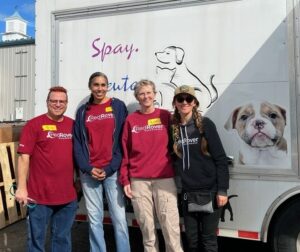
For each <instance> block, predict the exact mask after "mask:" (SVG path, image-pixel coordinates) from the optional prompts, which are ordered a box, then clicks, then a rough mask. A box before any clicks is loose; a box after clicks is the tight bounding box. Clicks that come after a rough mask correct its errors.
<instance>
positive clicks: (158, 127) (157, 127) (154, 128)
mask: <svg viewBox="0 0 300 252" xmlns="http://www.w3.org/2000/svg"><path fill="white" fill-rule="evenodd" d="M163 128H164V126H163V125H145V126H137V125H134V126H133V127H132V130H131V132H132V133H139V132H141V131H146V132H147V131H157V130H163Z"/></svg>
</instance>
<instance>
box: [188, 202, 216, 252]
mask: <svg viewBox="0 0 300 252" xmlns="http://www.w3.org/2000/svg"><path fill="white" fill-rule="evenodd" d="M183 217H184V226H185V234H186V238H187V242H188V246H189V250H188V251H190V252H192V251H203V252H218V241H217V233H216V232H217V228H218V224H219V218H220V209H217V210H215V211H214V212H213V213H189V212H188V211H187V209H186V206H183ZM200 248H201V249H202V250H200Z"/></svg>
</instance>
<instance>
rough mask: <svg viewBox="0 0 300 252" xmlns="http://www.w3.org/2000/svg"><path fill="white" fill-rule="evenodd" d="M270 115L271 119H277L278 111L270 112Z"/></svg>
mask: <svg viewBox="0 0 300 252" xmlns="http://www.w3.org/2000/svg"><path fill="white" fill-rule="evenodd" d="M269 117H270V118H271V119H276V118H277V114H276V113H270V114H269Z"/></svg>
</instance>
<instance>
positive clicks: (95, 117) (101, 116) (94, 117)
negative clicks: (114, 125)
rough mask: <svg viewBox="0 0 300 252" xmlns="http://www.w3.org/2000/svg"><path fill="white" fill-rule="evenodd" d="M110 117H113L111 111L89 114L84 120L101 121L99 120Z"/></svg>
mask: <svg viewBox="0 0 300 252" xmlns="http://www.w3.org/2000/svg"><path fill="white" fill-rule="evenodd" d="M111 118H114V115H113V113H108V114H100V115H89V116H88V117H87V119H86V122H93V121H101V120H105V119H111Z"/></svg>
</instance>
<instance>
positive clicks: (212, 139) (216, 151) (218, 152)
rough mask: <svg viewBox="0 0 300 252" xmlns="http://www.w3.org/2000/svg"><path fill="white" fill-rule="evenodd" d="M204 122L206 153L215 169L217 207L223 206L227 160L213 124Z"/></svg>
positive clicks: (224, 202) (227, 179)
mask: <svg viewBox="0 0 300 252" xmlns="http://www.w3.org/2000/svg"><path fill="white" fill-rule="evenodd" d="M204 120H205V121H204V136H205V138H206V140H207V142H208V148H209V150H208V151H209V153H210V154H211V157H212V159H213V160H214V163H215V165H216V169H217V186H218V191H217V202H218V206H224V205H225V204H226V202H227V189H228V188H229V170H228V163H227V158H226V154H225V151H224V148H223V145H222V142H221V139H220V137H219V134H218V132H217V129H216V126H215V124H214V123H213V122H212V121H211V120H210V119H209V118H205V119H204Z"/></svg>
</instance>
